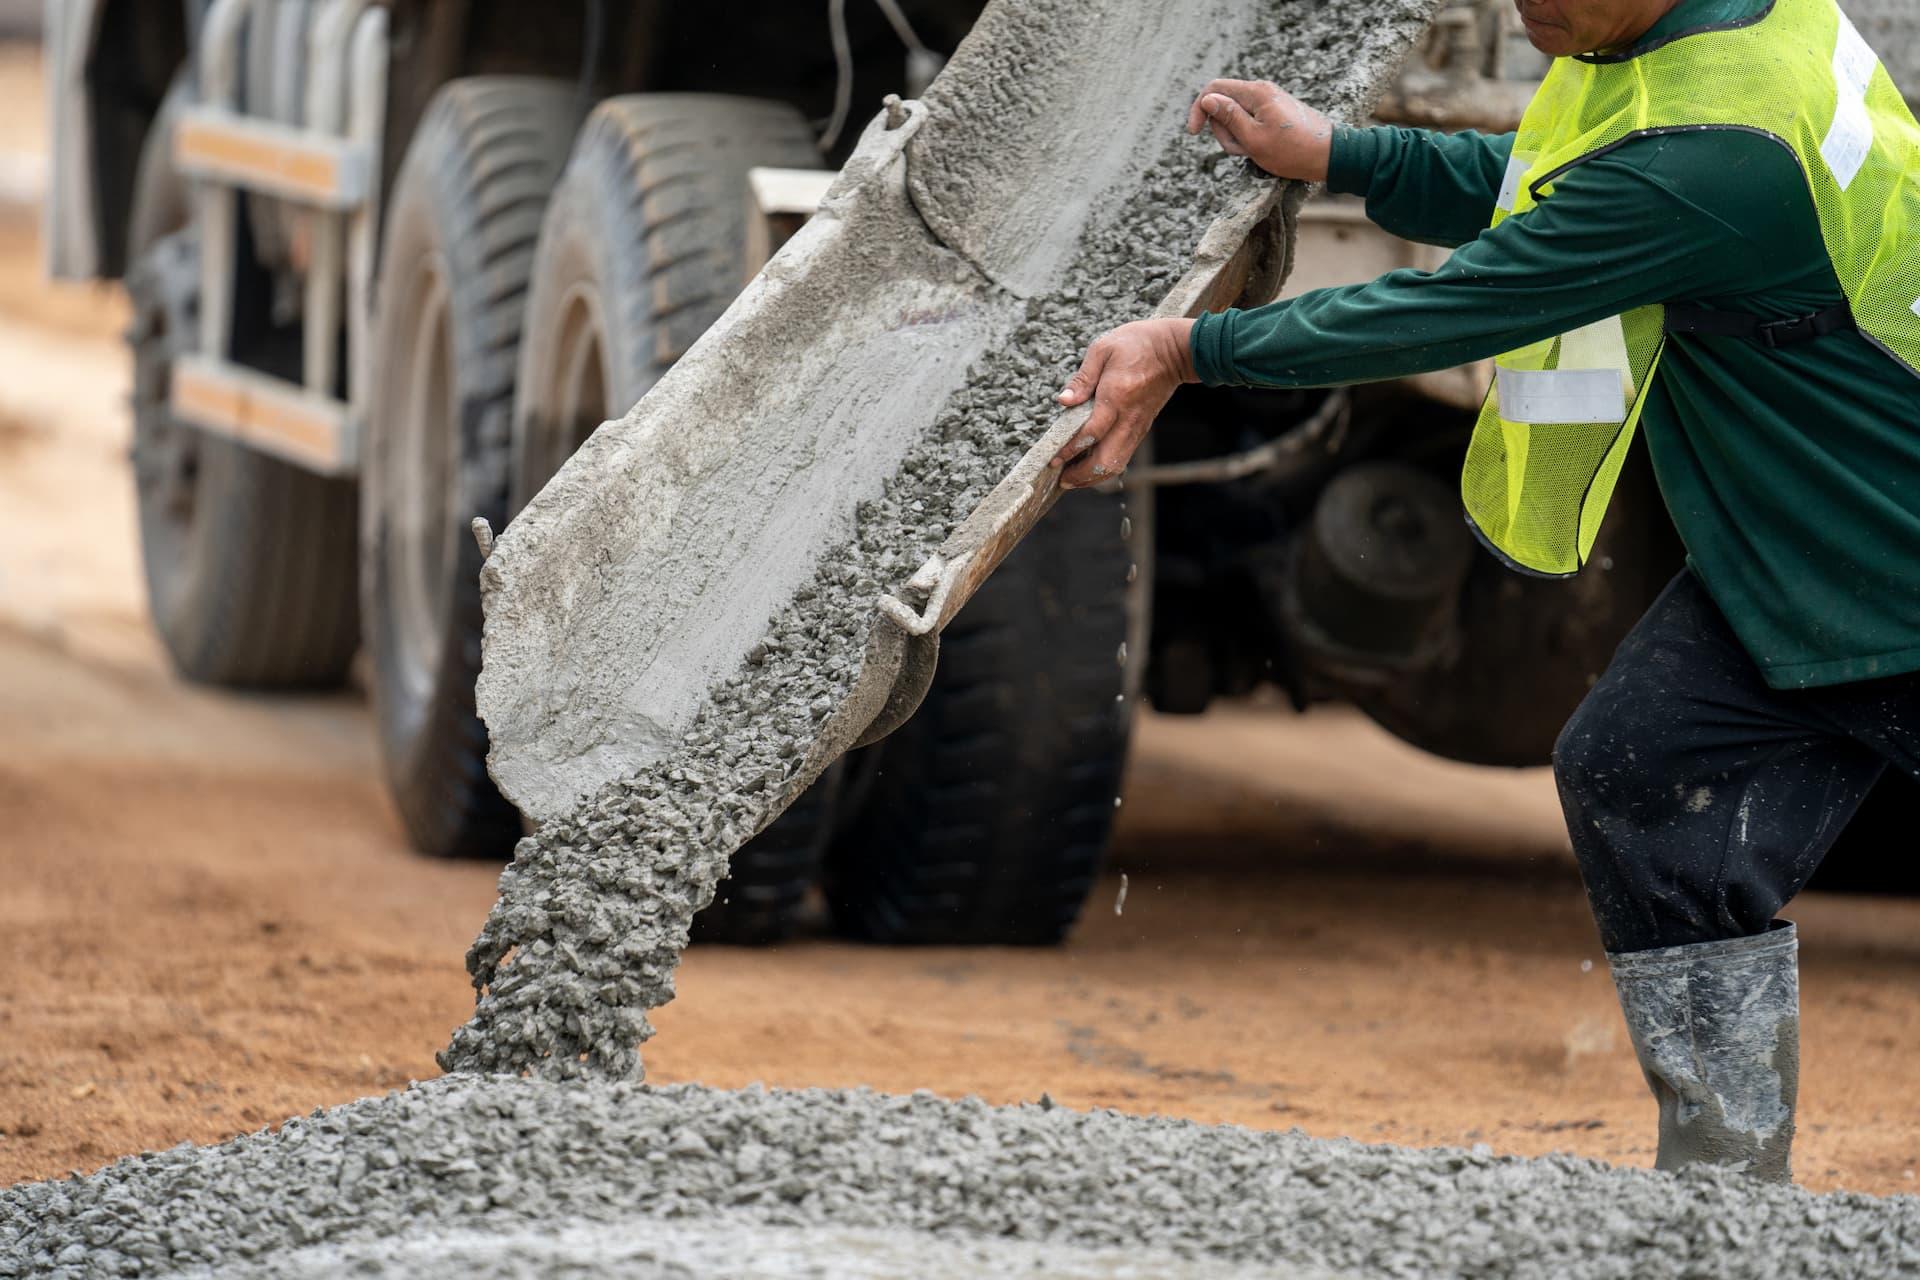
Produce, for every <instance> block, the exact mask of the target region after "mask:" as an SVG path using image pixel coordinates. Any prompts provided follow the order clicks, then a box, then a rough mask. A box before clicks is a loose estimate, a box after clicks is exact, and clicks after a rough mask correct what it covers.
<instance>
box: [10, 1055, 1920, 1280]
mask: <svg viewBox="0 0 1920 1280" xmlns="http://www.w3.org/2000/svg"><path fill="white" fill-rule="evenodd" d="M194 1267H208V1268H213V1269H215V1272H216V1273H217V1274H219V1275H222V1276H252V1275H266V1276H302V1277H304V1276H316V1277H317V1276H330V1275H339V1274H351V1275H363V1276H392V1277H400V1276H406V1277H418V1276H445V1277H449V1278H450V1280H453V1278H458V1280H466V1278H468V1277H475V1276H481V1277H484V1276H508V1275H512V1276H562V1275H564V1276H576V1275H578V1276H585V1275H607V1274H612V1275H627V1276H643V1277H676V1278H677V1277H683V1276H685V1277H691V1276H727V1277H761V1276H765V1277H775V1276H778V1277H795V1276H822V1277H835V1278H836V1280H837V1278H841V1277H854V1276H862V1275H875V1276H902V1275H912V1276H929V1277H940V1276H947V1275H952V1276H956V1277H957V1276H978V1275H1049V1276H1086V1277H1094V1276H1101V1277H1120V1276H1140V1277H1193V1278H1194V1280H1212V1278H1213V1277H1225V1276H1252V1275H1266V1276H1272V1275H1283V1276H1285V1275H1294V1276H1309V1277H1312V1276H1323V1275H1326V1274H1328V1273H1332V1274H1347V1275H1353V1276H1433V1277H1446V1276H1462V1277H1466V1276H1471V1277H1476V1278H1485V1277H1505V1276H1511V1277H1522V1276H1527V1277H1531V1276H1539V1277H1562V1278H1576V1277H1603V1276H1604V1277H1635V1278H1637V1280H1653V1278H1655V1277H1663V1276H1715V1277H1728V1278H1737V1277H1748V1276H1751V1277H1779V1276H1794V1277H1801V1278H1804V1280H1821V1278H1823V1277H1842V1276H1849V1277H1851V1276H1894V1275H1911V1274H1915V1269H1916V1268H1920V1200H1916V1199H1914V1198H1912V1197H1897V1198H1892V1199H1885V1200H1879V1199H1874V1198H1872V1197H1869V1196H1860V1195H1845V1194H1840V1195H1827V1196H1813V1195H1808V1194H1806V1193H1805V1192H1801V1191H1797V1190H1794V1189H1792V1188H1785V1187H1775V1186H1761V1185H1758V1184H1754V1183H1751V1182H1747V1181H1745V1180H1742V1179H1740V1178H1737V1177H1732V1176H1727V1175H1693V1176H1688V1177H1684V1178H1677V1179H1676V1178H1673V1177H1670V1176H1668V1175H1665V1174H1654V1173H1645V1172H1637V1171H1626V1170H1618V1169H1610V1168H1608V1167H1607V1166H1605V1165H1601V1164H1596V1163H1594V1162H1592V1161H1587V1160H1577V1159H1573V1158H1567V1157H1556V1158H1550V1159H1545V1160H1512V1159H1496V1158H1494V1157H1492V1156H1488V1155H1484V1154H1478V1153H1474V1152H1466V1151H1412V1150H1406V1149H1401V1148H1395V1147H1374V1146H1361V1145H1359V1144H1357V1143H1352V1142H1322V1141H1318V1140H1314V1139H1310V1138H1306V1137H1304V1136H1301V1135H1299V1134H1297V1133H1293V1134H1272V1133H1255V1132H1252V1131H1250V1130H1246V1129H1237V1128H1231V1127H1223V1128H1208V1127H1203V1126H1200V1125H1196V1124H1192V1123H1189V1122H1186V1121H1177V1120H1158V1119H1144V1118H1140V1117H1130V1116H1122V1115H1119V1114H1116V1113H1112V1112H1095V1113H1092V1114H1086V1113H1081V1112H1075V1111H1068V1110H1065V1109H1061V1108H1055V1107H1052V1106H1050V1105H1047V1104H1044V1103H1043V1104H1041V1105H1032V1106H1024V1107H1016V1108H994V1107H988V1106H986V1105H984V1104H982V1103H980V1102H977V1101H967V1102H946V1101H942V1100H940V1099H936V1098H933V1097H931V1096H927V1095H916V1096H913V1097H889V1096H884V1095H879V1094H874V1093H868V1092H857V1093H828V1092H806V1093H766V1092H761V1091H759V1090H750V1091H747V1092H742V1093H721V1092H714V1091H709V1090H705V1089H700V1088H696V1087H690V1086H681V1087H675V1088H668V1089H651V1088H647V1087H644V1086H630V1085H608V1084H598V1083H596V1084H572V1085H556V1084H550V1083H546V1082H541V1081H534V1080H517V1079H503V1078H491V1079H475V1078H461V1077H451V1078H448V1079H443V1080H438V1081H435V1082H433V1083H431V1084H426V1085H419V1086H416V1087H414V1088H412V1089H409V1090H407V1091H405V1092H403V1093H395V1094H389V1095H388V1096H386V1097H383V1098H373V1099H368V1100H366V1101H363V1102H356V1103H353V1104H351V1105H349V1106H345V1107H340V1108H337V1109H335V1110H333V1111H328V1112H316V1113H315V1114H314V1115H313V1116H312V1117H311V1118H309V1119H304V1120H291V1121H288V1122H287V1124H286V1125H285V1126H284V1127H283V1128H282V1129H281V1130H280V1132H278V1133H265V1132H262V1133H258V1134H255V1135H253V1136H251V1137H247V1138H240V1139H236V1140H234V1141H232V1142H228V1143H226V1144H224V1145H222V1146H219V1147H204V1148H196V1147H187V1146H182V1147H176V1148H174V1149H173V1150H171V1151H165V1152H160V1153H158V1154H154V1155H147V1156H138V1157H135V1158H132V1159H128V1160H122V1161H120V1162H119V1163H117V1164H114V1165H111V1166H109V1167H107V1168H106V1169H103V1170H101V1171H100V1172H99V1173H96V1174H94V1175H92V1176H91V1177H86V1178H79V1179H74V1180H71V1181H68V1182H63V1183H38V1184H33V1185H27V1186H20V1187H15V1188H13V1189H11V1190H9V1191H6V1192H4V1193H0V1276H35V1277H42V1276H44V1277H57V1278H62V1280H81V1278H82V1277H94V1276H118V1275H129V1274H143V1275H163V1274H168V1273H169V1272H171V1271H173V1270H177V1269H191V1268H194ZM189 1273H190V1274H191V1273H192V1272H191V1271H190V1270H189ZM200 1274H205V1273H204V1272H202V1273H200Z"/></svg>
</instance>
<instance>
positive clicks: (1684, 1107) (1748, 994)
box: [1608, 920, 1800, 1182]
mask: <svg viewBox="0 0 1920 1280" xmlns="http://www.w3.org/2000/svg"><path fill="white" fill-rule="evenodd" d="M1799 950H1800V944H1799V939H1798V938H1797V937H1796V935H1795V933H1794V928H1793V926H1792V925H1791V924H1789V923H1787V922H1786V921H1784V920H1779V921H1775V922H1774V924H1773V927H1772V928H1771V929H1769V930H1768V931H1767V932H1766V933H1763V934H1759V935H1757V936H1755V937H1751V938H1735V939H1732V940H1730V941H1727V942H1702V943H1696V944H1694V945H1692V946H1685V947H1665V948H1662V949H1660V950H1658V951H1634V952H1629V953H1624V954H1618V955H1612V956H1609V957H1608V960H1609V961H1610V962H1611V963H1612V965H1613V982H1614V986H1615V987H1616V988H1617V989H1618V990H1619V992H1620V1008H1621V1010H1622V1012H1624V1013H1625V1014H1626V1015H1627V1032H1628V1034H1629V1035H1631V1036H1632V1037H1633V1051H1634V1053H1635V1054H1636V1055H1637V1056H1638V1057H1639V1059H1640V1069H1641V1070H1642V1071H1643V1072H1644V1073H1645V1074H1646V1077H1647V1085H1648V1087H1650V1088H1651V1089H1652V1090H1653V1096H1654V1099H1655V1100H1656V1101H1657V1102H1659V1104H1660V1154H1659V1156H1658V1158H1657V1159H1656V1160H1655V1161H1654V1167H1655V1168H1656V1169H1668V1170H1675V1169H1684V1168H1687V1167H1688V1166H1689V1165H1698V1164H1711V1165H1720V1166H1722V1167H1725V1168H1728V1169H1733V1170H1737V1171H1739V1172H1743V1173H1747V1174H1750V1175H1752V1176H1753V1177H1755V1178H1759V1179H1762V1180H1764V1181H1767V1182H1787V1181H1790V1180H1791V1179H1792V1173H1791V1171H1790V1169H1789V1167H1788V1155H1789V1152H1790V1150H1791V1148H1792V1146H1793V1110H1794V1102H1795V1100H1796V1098H1797V1096H1798V1093H1799V1087H1800V975H1799Z"/></svg>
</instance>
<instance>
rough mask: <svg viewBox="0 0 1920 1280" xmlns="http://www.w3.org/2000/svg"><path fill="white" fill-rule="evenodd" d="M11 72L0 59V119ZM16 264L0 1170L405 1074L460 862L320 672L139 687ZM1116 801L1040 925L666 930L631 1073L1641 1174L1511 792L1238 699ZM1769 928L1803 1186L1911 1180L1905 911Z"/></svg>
mask: <svg viewBox="0 0 1920 1280" xmlns="http://www.w3.org/2000/svg"><path fill="white" fill-rule="evenodd" d="M23 68H24V69H23ZM32 74H33V68H32V66H31V64H30V63H26V62H23V61H22V60H21V59H18V58H13V57H9V56H5V55H4V54H0V102H4V103H7V104H9V106H11V105H12V104H15V103H24V102H28V101H30V99H29V98H28V97H27V96H26V95H27V94H28V93H29V92H31V93H35V94H37V87H36V88H30V89H28V88H22V85H23V84H25V83H27V82H30V81H31V78H32ZM5 114H6V113H4V112H0V116H4V115H5ZM17 136H18V135H16V134H14V133H13V132H11V131H9V132H8V133H7V134H6V136H5V137H4V138H0V146H7V145H18V144H17V143H16V141H15V139H16V137H17ZM34 253H35V249H34V230H33V224H32V221H31V219H30V218H27V217H23V216H20V215H19V214H17V213H16V214H14V215H11V216H0V968H3V969H4V971H5V972H6V973H7V974H8V977H9V980H8V981H7V982H5V983H4V984H0V1185H4V1184H6V1183H9V1182H13V1181H15V1180H19V1179H25V1178H41V1177H49V1176H55V1175H59V1174H63V1173H66V1172H67V1171H69V1170H72V1169H82V1170H85V1169H91V1168H93V1167H96V1166H98V1165H100V1164H102V1163H104V1162H106V1161H108V1160H111V1159H113V1158H115V1157H117V1156H120V1155H123V1154H127V1153H130V1152H135V1151H139V1150H142V1149H147V1148H153V1147H159V1146H165V1145H168V1144H172V1143H176V1142H181V1141H188V1140H191V1141H196V1142H205V1141H212V1140H217V1139H220V1138H223V1137H226V1136H229V1135H232V1134H234V1133H237V1132H242V1131H245V1130H249V1129H254V1128H257V1127H259V1126H261V1125H265V1124H269V1123H272V1122H276V1121H278V1120H279V1119H281V1118H283V1117H285V1116H287V1115H290V1114H295V1113H299V1112H303V1111H307V1110H311V1109H312V1108H315V1107H320V1106H325V1105H330V1104H333V1103H338V1102H342V1101H346V1100H348V1099H351V1098H354V1097H358V1096H361V1095H364V1094H367V1093H369V1092H373V1091H377V1090H382V1089H386V1088H390V1087H393V1086H396V1085H400V1084H403V1083H405V1082H406V1081H407V1080H408V1079H410V1078H424V1077H427V1076H430V1075H432V1074H434V1072H435V1067H434V1065H433V1052H434V1050H435V1049H437V1048H438V1047H439V1046H440V1045H442V1044H443V1043H444V1041H445V1038H446V1034H447V1031H448V1030H449V1028H451V1027H452V1026H453V1025H454V1024H455V1023H457V1022H458V1021H460V1020H461V1019H463V1018H464V1016H465V1015H466V1012H467V1011H468V1009H469V1008H470V1001H471V998H472V997H471V992H470V989H469V988H468V986H467V982H466V976H465V972H464V969H463V967H462V956H463V953H464V951H465V948H466V946H467V944H468V942H469V941H471V939H472V937H473V934H474V931H475V929H476V928H477V926H478V924H479V921H480V919H481V917H482V916H483V914H484V913H485V911H486V909H487V906H488V904H489V902H490V901H491V898H492V894H493V881H494V878H495V874H496V868H494V867H491V866H487V865H479V864H473V863H446V862H435V861H431V860H428V859H424V858H420V857H417V856H415V855H413V854H411V853H409V852H408V851H407V849H406V848H405V846H404V845H403V843H402V841H401V839H400V836H399V834H398V829H397V826H396V823H395V821H394V819H393V816H392V814H391V812H390V810H389V809H388V807H387V803H386V800H385V798H384V796H383V793H382V790H381V786H380V782H379V779H378V776H377V767H376V765H375V763H374V758H373V743H372V735H371V732H370V728H369V725H368V722H367V716H366V712H365V706H364V702H363V699H362V698H361V697H360V696H359V695H358V694H357V693H346V694H340V695H335V696H330V697H320V698H265V697H246V696H234V695H228V694H218V693H211V692H207V691H202V690H197V689H193V688H190V687H187V686H184V685H182V684H180V683H179V682H177V681H176V680H174V679H173V678H172V677H171V676H170V675H169V674H168V672H167V670H166V667H165V664H164V660H163V658H162V656H161V655H160V653H159V651H158V649H157V647H156V645H155V642H154V641H153V639H152V638H151V636H150V634H149V633H148V631H147V629H146V627H145V624H144V621H143V619H142V613H141V608H142V602H141V586H140V581H139V572H138V561H137V557H136V551H135V543H134V530H133V518H132V508H131V482H130V479H129V477H128V474H127V465H126V456H125V455H126V444H127V421H126V413H125V408H124V397H125V393H126V374H125V369H124V362H123V360H122V358H121V355H120V352H119V348H118V343H117V339H116V335H117V332H118V329H119V327H120V325H121V324H122V323H123V320H124V316H123V311H122V306H121V303H120V302H119V300H118V298H117V296H116V295H115V294H114V293H112V292H111V291H107V290H96V289H87V288H73V287H67V288H61V289H53V288H49V287H47V286H45V285H43V284H42V283H41V282H40V281H39V278H38V274H37V266H36V261H35V257H34ZM1125 800H1126V803H1125V807H1124V808H1123V810H1122V821H1121V833H1120V837H1119V841H1118V847H1117V849H1116V852H1115V856H1114V860H1113V874H1111V875H1110V876H1109V877H1108V879H1107V880H1106V881H1105V882H1104V883H1103V884H1102V885H1101V886H1100V888H1099V889H1098V890H1097V891H1096V893H1095V896H1094V900H1093V903H1092V905H1091V907H1090V908H1089V910H1088V913H1087V916H1086V919H1085V921H1084V923H1083V924H1082V926H1081V928H1080V929H1079V931H1078V933H1077V934H1076V935H1075V937H1074V938H1073V940H1072V941H1071V942H1070V943H1069V944H1068V945H1067V946H1065V947H1062V948H1059V949H1057V950H1046V951H1019V950H975V951H968V950H913V951H890V950H880V949H872V948H864V947H855V946H849V945H844V944H840V943H836V942H832V941H829V940H826V939H824V938H808V939H803V940H801V941H797V942H795V943H792V944H789V945H786V946H782V947H779V948H776V949H772V950H766V951H747V950H737V949H730V948H716V947H709V948H701V949H696V950H695V951H694V952H693V953H692V954H691V955H690V956H689V958H688V961H687V964H686V967H685V970H684V972H683V975H682V980H681V983H680V998H679V999H678V1000H677V1001H676V1002H675V1003H674V1004H673V1005H671V1006H669V1007H668V1008H667V1009H666V1010H664V1011H663V1012H662V1013H661V1015H660V1017H659V1019H658V1023H659V1027H660V1035H659V1037H658V1039H656V1040H655V1041H654V1042H653V1043H652V1045H651V1046H649V1049H648V1051H647V1060H648V1063H649V1067H650V1073H651V1078H653V1079H654V1080H657V1081H663V1082H664V1081H681V1080H699V1081H703V1082H706V1083H709V1084H713V1085H719V1086H736V1085H744V1084H747V1083H750V1082H752V1081H763V1082H765V1083H767V1084H770V1085H787V1086H805V1085H829V1086H842V1085H856V1084H866V1085H872V1086H874V1087H876V1088H880V1089H885V1090H898V1091H905V1090H911V1089H916V1088H928V1089H932V1090H934V1091H936V1092H938V1093H942V1094H948V1095H959V1094H967V1093H977V1094H979V1095H981V1096H983V1097H985V1098H987V1099H988V1100H990V1101H994V1102H1003V1101H1013V1100H1018V1099H1030V1098H1034V1097H1036V1096H1038V1095H1039V1094H1040V1093H1042V1092H1043V1091H1044V1092H1047V1093H1050V1094H1051V1095H1052V1096H1053V1097H1054V1098H1055V1099H1056V1100H1058V1101H1060V1102H1062V1103H1065V1104H1067V1105H1070V1106H1076V1107H1085V1106H1111V1107H1117V1108H1121V1109H1123V1110H1127V1111H1134V1112H1161V1113H1168V1114H1175V1115H1182V1116H1189V1117H1193V1118H1195V1119H1200V1120H1205V1121H1232V1122H1235V1123H1240V1124H1247V1125H1252V1126H1255V1127H1262V1128H1285V1127H1290V1126H1296V1125H1297V1126H1299V1127H1301V1128H1303V1129H1305V1130H1307V1131H1308V1132H1310V1133H1313V1134H1316V1135H1321V1136H1334V1135H1348V1136H1352V1137H1356V1138H1360V1139H1363V1140H1385V1141H1394V1142H1403V1143H1413V1144H1434V1143H1478V1142H1484V1143H1487V1144H1488V1145H1489V1146H1491V1147H1492V1149H1493V1150H1495V1151H1497V1152H1502V1153H1515V1154H1533V1153H1540V1152H1546V1151H1554V1150H1563V1151H1573V1152H1578V1153H1581V1154H1585V1155H1592V1156H1598V1157H1603V1158H1606V1159H1612V1160H1619V1161H1624V1162H1628V1163H1646V1162H1648V1161H1649V1160H1650V1158H1651V1153H1652V1141H1651V1139H1652V1120H1653V1117H1652V1107H1651V1103H1650V1102H1649V1101H1648V1099H1647V1098H1646V1096H1645V1093H1644V1088H1643V1086H1642V1084H1641V1082H1640V1080H1639V1077H1638V1073H1637V1070H1636V1068H1635V1066H1634V1064H1633V1059H1632V1056H1631V1054H1630V1052H1629V1051H1628V1049H1627V1046H1626V1043H1625V1037H1624V1034H1623V1032H1622V1030H1621V1028H1620V1026H1619V1017H1618V1013H1617V1012H1616V1010H1615V1007H1614V1004H1613V999H1612V993H1611V988H1610V984H1609V982H1608V978H1607V975H1606V967H1605V964H1604V962H1603V958H1602V956H1601V954H1600V951H1599V948H1598V944H1597V941H1596V939H1595V937H1594V934H1593V930H1592V926H1591V924H1590V923H1589V922H1588V919H1587V917H1586V914H1585V909H1584V906H1583V903H1582V899H1581V893H1580V888H1579V884H1578V881H1577V879H1576V877H1575V875H1574V872H1573V869H1572V866H1571V863H1570V861H1569V860H1568V858H1567V856H1566V853H1565V845H1564V836H1563V834H1562V832H1561V831H1560V829H1559V825H1558V814H1557V808H1556V805H1555V803H1554V800H1553V796H1552V789H1551V783H1550V780H1549V779H1548V778H1547V777H1546V776H1545V775H1544V774H1543V773H1541V772H1539V771H1532V772H1521V773H1513V772H1502V771H1493V770H1479V769H1471V768H1467V767H1463V766H1455V765H1451V764H1448V763H1445V762H1442V761H1438V760H1435V759H1433V758H1431V757H1427V756H1423V755H1421V754H1420V753H1418V752H1415V751H1413V750H1411V749H1409V748H1406V747H1403V746H1401V745H1399V744H1398V743H1396V742H1394V741H1392V740H1390V739H1389V738H1387V737H1386V736H1385V735H1384V734H1382V733H1380V732H1378V731H1376V730H1374V729H1373V728H1371V727H1370V726H1369V725H1367V724H1365V723H1364V722H1362V721H1360V720H1359V719H1357V718H1356V717H1353V716H1351V715H1347V714H1342V713H1316V714H1314V715H1312V716H1310V717H1306V718H1304V719H1303V718H1296V717H1294V716H1292V715H1291V714H1289V713H1287V712H1285V711H1282V710H1277V709H1271V708H1263V707H1258V706H1242V707H1234V708H1230V709H1226V710H1222V711H1218V712H1215V713H1213V714H1210V715H1208V716H1206V717H1204V718H1200V719H1193V720H1174V719H1167V718H1148V719H1147V720H1146V722H1145V723H1144V725H1143V726H1142V730H1141V733H1140V736H1139V741H1138V746H1137V750H1136V752H1135V757H1134V760H1133V763H1132V767H1131V771H1130V773H1129V777H1128V781H1127V785H1126V795H1125ZM1120 872H1125V873H1126V874H1127V875H1128V877H1129V881H1130V888H1129V892H1128V895H1127V898H1126V905H1125V912H1124V914H1123V915H1117V914H1116V913H1115V910H1114V903H1115V899H1116V896H1117V890H1118V886H1119V879H1118V875H1119V873H1120ZM1791 914H1792V915H1793V916H1794V917H1795V918H1797V919H1798V920H1799V921H1800V922H1801V925H1802V928H1803V934H1804V939H1805V978H1804V988H1805V1003H1806V1015H1805V1029H1806V1031H1805V1034H1806V1045H1805V1073H1804V1078H1803V1098H1804V1102H1805V1105H1804V1108H1803V1126H1804V1128H1803V1134H1804V1137H1803V1139H1802V1141H1801V1145H1800V1147H1799V1159H1798V1161H1797V1163H1798V1167H1799V1170H1800V1173H1801V1177H1802V1180H1803V1181H1804V1182H1805V1183H1806V1184H1807V1185H1809V1186H1812V1187H1815V1188H1821V1189H1825V1188H1833V1187H1840V1186H1845V1187H1850V1188H1857V1189H1864V1190H1869V1191H1875V1192H1897V1191H1910V1190H1914V1189H1915V1183H1914V1177H1915V1173H1914V1170H1915V1168H1916V1166H1920V1113H1917V1112H1916V1109H1915V1105H1914V1102H1913V1099H1914V1097H1915V1095H1916V1087H1915V1086H1916V1085H1920V1070H1916V1068H1915V1066H1914V1058H1913V1050H1914V1048H1915V1047H1916V1046H1920V980H1917V979H1920V902H1906V901H1882V900H1872V899H1859V898H1840V897H1821V896H1817V895H1815V896H1810V897H1809V898H1808V899H1806V900H1804V901H1802V902H1800V903H1797V904H1796V905H1795V908H1794V910H1793V911H1792V912H1791Z"/></svg>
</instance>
